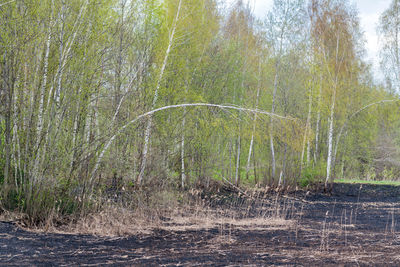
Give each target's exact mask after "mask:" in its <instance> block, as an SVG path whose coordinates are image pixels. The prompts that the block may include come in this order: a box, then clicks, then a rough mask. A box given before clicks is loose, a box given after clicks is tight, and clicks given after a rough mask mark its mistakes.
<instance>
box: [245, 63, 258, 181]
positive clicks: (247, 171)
mask: <svg viewBox="0 0 400 267" xmlns="http://www.w3.org/2000/svg"><path fill="white" fill-rule="evenodd" d="M260 87H261V61H260V62H259V63H258V85H257V95H256V105H255V109H258V101H259V98H260ZM256 125H257V113H254V118H253V130H252V132H251V139H250V146H249V154H248V156H247V164H246V177H247V178H248V176H249V170H250V160H251V153H252V149H253V143H254V133H255V131H256Z"/></svg>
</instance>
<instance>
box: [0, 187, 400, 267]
mask: <svg viewBox="0 0 400 267" xmlns="http://www.w3.org/2000/svg"><path fill="white" fill-rule="evenodd" d="M246 201H247V202H246V203H247V204H246V205H232V204H231V206H230V207H229V206H228V205H226V201H225V202H224V200H221V199H217V200H213V201H211V202H210V203H211V205H210V213H209V214H208V215H204V214H203V215H204V216H200V215H199V216H197V217H196V216H194V214H195V212H193V214H192V216H193V217H196V218H197V221H196V220H186V221H185V217H184V216H182V218H181V219H176V218H175V219H173V218H165V219H164V223H163V225H162V226H160V227H159V228H158V229H154V230H153V231H152V232H151V233H150V234H140V235H135V236H130V237H117V238H110V237H107V238H105V237H96V236H90V235H70V234H49V233H33V232H29V231H25V230H22V229H20V228H19V227H17V226H15V225H14V224H12V223H5V222H1V223H0V265H7V266H28V265H29V266H32V265H36V266H52V265H57V266H62V265H83V266H85V265H116V266H119V265H129V266H131V265H134V266H160V265H161V266H203V265H209V266H400V232H399V230H400V229H399V227H400V226H399V218H400V210H399V208H400V187H395V186H386V185H362V187H361V186H360V185H357V184H335V185H334V187H333V191H332V193H331V194H329V195H328V194H323V193H310V192H308V193H306V192H301V193H296V194H289V195H288V196H279V197H277V196H276V195H271V194H269V195H268V196H265V195H263V196H260V195H258V196H257V198H254V199H253V200H246ZM224 203H225V204H224ZM236 203H238V201H236ZM243 203H244V201H242V204H243ZM213 208H215V210H213ZM235 208H236V209H237V210H236V212H235V213H227V212H226V211H227V210H229V209H235ZM216 210H218V212H216ZM224 212H225V213H224ZM218 213H219V214H222V213H223V215H224V216H222V215H221V216H218ZM227 214H231V215H227ZM196 218H195V219H196ZM194 222H197V223H194ZM202 224H203V225H202Z"/></svg>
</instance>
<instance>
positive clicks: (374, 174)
mask: <svg viewBox="0 0 400 267" xmlns="http://www.w3.org/2000/svg"><path fill="white" fill-rule="evenodd" d="M398 9H399V3H398V1H397V0H394V1H393V4H392V5H391V7H390V8H389V9H388V10H387V11H386V12H385V13H384V14H383V15H382V17H381V26H380V31H381V33H382V36H384V38H382V39H383V47H384V49H383V50H382V51H383V52H382V54H383V56H382V65H383V66H385V68H384V69H385V70H387V71H386V72H385V74H386V77H387V79H386V81H387V82H386V83H385V84H384V85H377V84H376V82H374V80H373V76H372V74H371V68H370V66H369V65H368V64H367V63H366V62H365V61H364V55H365V49H364V47H363V36H362V33H361V30H360V27H359V18H358V17H357V11H356V10H355V9H354V7H353V6H352V5H351V3H349V2H348V1H346V0H310V1H305V0H275V1H274V5H273V9H272V10H271V11H270V12H268V13H266V16H265V20H258V19H256V18H255V16H254V14H253V13H252V7H251V6H250V5H248V4H247V3H246V2H242V1H236V2H234V3H233V4H232V5H231V6H228V5H225V4H224V3H219V1H216V0H165V1H158V0H139V1H135V0H133V1H128V0H112V1H110V0H73V1H65V0H46V1H37V0H15V1H2V3H0V17H1V19H0V75H1V76H0V100H1V106H0V155H1V157H0V170H1V174H0V183H1V197H0V203H1V206H2V207H3V208H5V209H6V208H7V209H19V210H22V211H24V212H26V213H27V214H29V215H30V216H31V218H33V220H36V219H40V218H43V217H45V216H46V214H48V213H49V212H51V211H54V210H57V211H58V212H60V213H67V212H71V210H76V209H78V210H80V209H81V208H82V207H84V205H87V203H88V202H90V201H91V200H93V199H94V198H95V197H96V196H100V195H102V194H104V192H106V191H107V188H109V187H111V186H114V187H115V186H119V187H120V188H124V190H128V191H129V190H131V191H135V190H140V188H143V187H148V188H152V187H157V186H158V187H163V186H167V185H168V186H175V187H182V188H188V187H191V186H193V185H194V184H198V183H201V184H206V185H207V184H209V183H210V182H211V181H213V180H223V181H226V182H230V183H233V184H236V185H241V184H246V185H272V186H288V185H295V184H301V185H306V184H308V183H310V182H316V181H322V182H325V184H326V185H327V183H328V182H330V181H332V180H333V178H334V177H368V178H371V179H372V178H373V179H382V178H386V179H391V178H394V177H395V176H396V175H397V174H399V173H400V169H399V166H398V161H397V160H398V152H397V151H398V147H399V146H398V144H399V141H400V140H399V135H398V124H399V123H398V121H399V112H398V104H397V102H396V100H397V89H398V84H399V77H398V73H399V71H398V69H399V66H400V64H399V60H398V59H399V56H400V53H399V50H398V44H399V42H398V40H397V39H396V38H398V34H397V33H398V30H399V25H400V24H399V23H397V22H396V21H399V19H400V17H399V14H400V13H399V12H398ZM184 103H192V104H193V103H208V104H210V105H204V104H201V105H200V104H199V105H181V104H184ZM154 110H155V111H154ZM152 111H154V112H152ZM143 114H144V115H143Z"/></svg>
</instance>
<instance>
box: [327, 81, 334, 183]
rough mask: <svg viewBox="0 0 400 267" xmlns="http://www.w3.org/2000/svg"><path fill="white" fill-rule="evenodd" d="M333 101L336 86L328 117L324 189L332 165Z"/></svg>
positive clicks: (329, 177)
mask: <svg viewBox="0 0 400 267" xmlns="http://www.w3.org/2000/svg"><path fill="white" fill-rule="evenodd" d="M335 101H336V84H335V86H334V89H333V94H332V104H331V114H330V117H329V129H328V158H327V161H326V179H325V188H327V187H328V182H329V180H330V179H331V164H332V149H333V142H332V141H333V120H334V115H335Z"/></svg>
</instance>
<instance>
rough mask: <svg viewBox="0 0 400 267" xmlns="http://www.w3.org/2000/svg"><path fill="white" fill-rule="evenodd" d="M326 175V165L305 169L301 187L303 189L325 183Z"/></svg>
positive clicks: (300, 181)
mask: <svg viewBox="0 0 400 267" xmlns="http://www.w3.org/2000/svg"><path fill="white" fill-rule="evenodd" d="M325 175H326V164H325V163H322V162H321V163H319V164H318V165H317V166H308V167H305V168H304V169H303V171H302V173H301V177H300V180H299V185H300V186H301V187H307V186H309V185H312V184H314V183H317V182H321V181H323V177H324V176H325Z"/></svg>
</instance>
